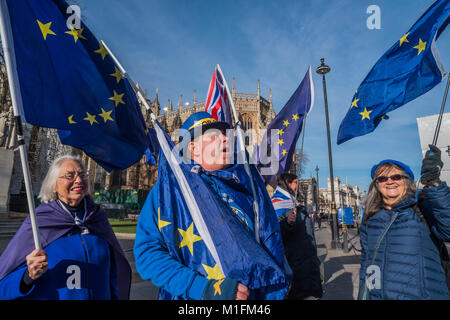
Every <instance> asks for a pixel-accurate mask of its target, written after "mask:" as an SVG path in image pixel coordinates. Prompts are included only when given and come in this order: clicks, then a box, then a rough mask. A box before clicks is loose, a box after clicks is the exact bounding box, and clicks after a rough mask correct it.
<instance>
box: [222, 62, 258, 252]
mask: <svg viewBox="0 0 450 320" xmlns="http://www.w3.org/2000/svg"><path fill="white" fill-rule="evenodd" d="M217 71H219V72H220V74H221V76H222V79H223V83H224V85H225V89H226V91H227V95H228V101H230V104H231V110H233V116H234V123H235V127H236V137H237V139H238V149H239V150H238V161H239V163H243V164H244V169H245V172H246V173H247V175H248V176H249V177H250V186H251V189H252V195H253V211H254V213H255V239H256V242H258V243H260V239H259V206H258V201H257V199H258V198H257V194H256V188H255V183H254V181H253V175H252V173H251V170H250V165H249V163H248V158H247V156H246V153H245V145H244V138H243V136H242V129H241V124H240V121H239V118H238V116H237V113H236V107H235V106H234V101H233V97H232V96H231V94H230V89H229V88H228V84H227V80H226V79H225V77H224V75H223V72H222V69H221V68H220V65H217Z"/></svg>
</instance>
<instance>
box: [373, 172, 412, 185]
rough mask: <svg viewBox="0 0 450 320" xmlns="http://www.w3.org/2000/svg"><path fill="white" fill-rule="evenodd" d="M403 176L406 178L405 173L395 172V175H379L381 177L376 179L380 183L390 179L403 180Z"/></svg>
mask: <svg viewBox="0 0 450 320" xmlns="http://www.w3.org/2000/svg"><path fill="white" fill-rule="evenodd" d="M403 178H406V177H405V176H404V175H401V174H394V175H392V176H390V177H386V176H379V177H377V178H376V179H375V180H376V181H377V182H378V183H380V182H386V181H388V180H389V179H391V180H392V181H400V180H402V179H403Z"/></svg>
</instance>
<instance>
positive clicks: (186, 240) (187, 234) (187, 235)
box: [178, 222, 202, 255]
mask: <svg viewBox="0 0 450 320" xmlns="http://www.w3.org/2000/svg"><path fill="white" fill-rule="evenodd" d="M178 232H180V234H181V236H182V237H183V240H182V241H181V243H180V248H183V247H188V249H189V252H190V253H191V255H194V242H197V241H200V240H202V238H201V237H199V236H197V235H195V234H194V222H192V223H191V225H190V226H189V228H188V229H187V230H183V229H178Z"/></svg>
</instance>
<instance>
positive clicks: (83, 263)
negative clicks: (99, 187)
mask: <svg viewBox="0 0 450 320" xmlns="http://www.w3.org/2000/svg"><path fill="white" fill-rule="evenodd" d="M39 197H40V199H41V201H42V204H41V205H40V206H38V207H37V208H36V219H37V222H38V225H39V232H40V238H41V239H42V248H43V249H34V242H33V235H32V231H31V223H30V217H29V216H28V217H27V218H26V219H25V221H24V222H23V224H22V225H21V227H20V228H19V230H18V231H17V233H16V234H15V236H14V237H13V238H12V239H11V241H10V242H9V244H8V246H7V247H6V249H5V251H4V252H3V254H2V255H1V256H0V299H8V300H10V299H17V300H117V299H123V300H126V299H128V298H129V293H130V284H131V268H130V265H129V263H128V261H127V259H126V258H125V255H124V253H123V251H122V248H121V247H120V244H119V242H118V241H117V238H116V237H115V235H114V232H113V230H112V228H111V225H110V224H109V222H108V218H107V216H106V214H105V212H104V211H103V210H101V208H100V206H99V205H97V204H95V203H94V201H93V200H92V198H91V197H90V195H89V180H88V174H87V172H86V170H85V168H84V165H83V163H82V162H81V159H80V158H79V157H75V156H70V155H66V156H62V157H60V158H58V159H56V160H55V161H54V162H53V163H52V165H51V166H50V169H49V171H48V173H47V176H46V178H45V179H44V181H43V183H42V187H41V192H40V194H39Z"/></svg>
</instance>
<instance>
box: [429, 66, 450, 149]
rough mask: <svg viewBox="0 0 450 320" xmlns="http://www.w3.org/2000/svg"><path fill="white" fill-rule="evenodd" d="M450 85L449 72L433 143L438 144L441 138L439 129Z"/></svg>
mask: <svg viewBox="0 0 450 320" xmlns="http://www.w3.org/2000/svg"><path fill="white" fill-rule="evenodd" d="M449 86H450V75H449V74H448V73H447V86H446V87H445V92H444V98H443V99H442V105H441V111H440V113H439V117H438V121H437V124H436V129H435V130H434V137H433V143H432V145H434V146H436V143H437V140H438V138H439V131H440V129H441V122H442V116H443V114H444V109H445V103H446V102H447V95H448V87H449Z"/></svg>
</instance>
